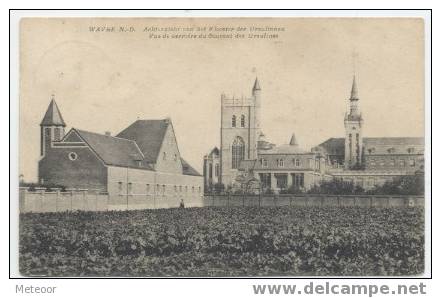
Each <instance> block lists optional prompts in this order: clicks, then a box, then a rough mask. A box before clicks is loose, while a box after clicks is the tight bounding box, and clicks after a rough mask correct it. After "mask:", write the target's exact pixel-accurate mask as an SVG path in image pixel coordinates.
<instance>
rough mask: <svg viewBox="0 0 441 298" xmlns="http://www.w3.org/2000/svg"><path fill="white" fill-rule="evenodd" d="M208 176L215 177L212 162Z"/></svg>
mask: <svg viewBox="0 0 441 298" xmlns="http://www.w3.org/2000/svg"><path fill="white" fill-rule="evenodd" d="M208 178H210V179H211V178H213V165H212V164H211V163H210V164H209V165H208Z"/></svg>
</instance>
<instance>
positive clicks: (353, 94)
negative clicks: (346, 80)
mask: <svg viewBox="0 0 441 298" xmlns="http://www.w3.org/2000/svg"><path fill="white" fill-rule="evenodd" d="M350 100H358V88H357V81H356V80H355V75H354V79H353V80H352V89H351V97H350Z"/></svg>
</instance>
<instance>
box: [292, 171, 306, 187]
mask: <svg viewBox="0 0 441 298" xmlns="http://www.w3.org/2000/svg"><path fill="white" fill-rule="evenodd" d="M291 176H292V183H293V185H294V186H295V187H304V181H305V176H304V173H294V174H291Z"/></svg>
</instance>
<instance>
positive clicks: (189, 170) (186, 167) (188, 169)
mask: <svg viewBox="0 0 441 298" xmlns="http://www.w3.org/2000/svg"><path fill="white" fill-rule="evenodd" d="M181 163H182V174H184V175H190V176H201V174H199V172H198V171H196V170H195V169H194V168H193V167H192V166H190V164H189V163H188V162H187V161H186V160H185V159H183V158H182V157H181Z"/></svg>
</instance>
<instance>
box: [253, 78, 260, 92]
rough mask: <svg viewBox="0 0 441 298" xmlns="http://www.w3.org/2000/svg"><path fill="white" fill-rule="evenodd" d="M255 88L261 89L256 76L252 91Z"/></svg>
mask: <svg viewBox="0 0 441 298" xmlns="http://www.w3.org/2000/svg"><path fill="white" fill-rule="evenodd" d="M256 90H261V89H260V84H259V79H257V77H256V80H255V81H254V87H253V91H256Z"/></svg>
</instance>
